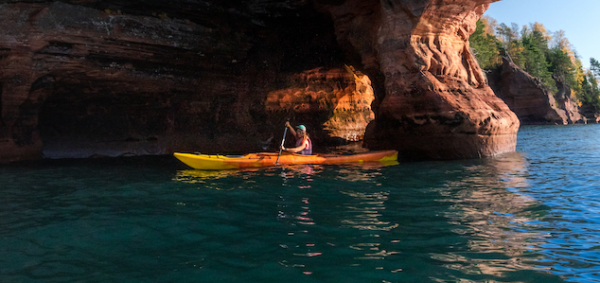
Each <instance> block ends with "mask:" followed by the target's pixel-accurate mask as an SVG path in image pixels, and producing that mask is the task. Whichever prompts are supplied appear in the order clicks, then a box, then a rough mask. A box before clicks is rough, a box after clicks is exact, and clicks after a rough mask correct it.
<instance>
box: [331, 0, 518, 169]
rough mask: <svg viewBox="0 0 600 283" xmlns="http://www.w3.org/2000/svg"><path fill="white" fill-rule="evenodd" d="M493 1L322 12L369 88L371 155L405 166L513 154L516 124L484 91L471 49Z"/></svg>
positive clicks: (356, 4)
mask: <svg viewBox="0 0 600 283" xmlns="http://www.w3.org/2000/svg"><path fill="white" fill-rule="evenodd" d="M491 2H494V1H491V0H490V1H485V0H463V1H460V0H459V1H359V0H352V1H345V3H343V4H341V5H324V6H323V7H321V9H322V10H326V11H328V12H330V13H331V14H332V16H333V19H334V21H335V27H336V34H337V36H338V42H340V45H341V46H342V48H344V50H345V52H346V54H348V55H347V57H348V58H354V59H355V60H356V61H355V62H353V64H355V65H358V66H361V68H362V69H364V72H365V73H366V74H367V75H368V76H369V77H370V78H371V79H372V80H373V81H374V85H373V88H374V90H375V102H374V103H373V109H374V111H375V120H374V121H373V122H371V125H369V128H368V130H367V133H366V136H365V142H366V143H367V145H368V147H370V148H396V149H398V150H399V151H400V156H401V158H403V159H456V158H473V157H481V156H490V155H495V154H499V153H503V152H509V151H513V150H514V149H515V146H516V133H517V131H518V128H519V121H518V119H517V117H516V116H515V114H514V113H513V112H511V111H510V109H509V108H508V107H507V106H506V104H505V103H504V102H503V101H502V100H500V99H499V98H498V97H496V96H495V95H494V93H493V92H492V90H491V89H490V88H489V87H488V86H487V84H486V82H485V78H484V75H483V73H482V71H481V69H480V68H479V66H478V64H477V62H476V60H475V58H474V57H473V55H472V54H471V51H470V49H469V42H468V37H469V35H470V34H472V33H473V31H474V30H475V23H476V21H477V19H479V18H480V17H481V15H482V14H483V13H484V11H485V10H486V9H487V8H488V7H489V4H490V3H491Z"/></svg>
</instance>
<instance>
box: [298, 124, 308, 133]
mask: <svg viewBox="0 0 600 283" xmlns="http://www.w3.org/2000/svg"><path fill="white" fill-rule="evenodd" d="M296 128H298V129H300V130H302V131H303V132H306V127H305V126H304V125H300V126H297V127H296Z"/></svg>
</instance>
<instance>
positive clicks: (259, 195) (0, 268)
mask: <svg viewBox="0 0 600 283" xmlns="http://www.w3.org/2000/svg"><path fill="white" fill-rule="evenodd" d="M552 129H553V130H554V128H552ZM569 129H577V128H569ZM585 129H589V128H588V127H586V128H585ZM598 130H599V131H600V126H599V127H598ZM526 133H527V132H526ZM539 133H540V132H538V131H536V132H533V133H530V134H529V135H527V136H526V137H528V138H531V139H534V138H536V137H537V136H538V134H539ZM547 136H548V135H547ZM573 136H576V135H575V134H562V135H561V137H569V138H571V137H573ZM598 136H600V134H598ZM557 139H558V138H557V137H556V135H554V136H551V137H548V140H544V142H539V141H538V140H535V141H536V142H535V143H532V144H533V145H531V146H530V147H531V148H529V147H527V149H528V150H527V151H526V152H523V153H522V154H519V153H515V154H507V155H502V156H498V157H495V158H489V159H484V160H464V161H452V162H418V163H411V164H399V165H396V166H371V164H369V165H366V164H365V165H343V166H342V165H339V166H338V165H324V166H320V165H319V166H317V165H302V166H283V167H273V168H261V169H253V170H232V171H211V172H206V171H198V170H181V171H177V170H176V169H174V168H181V167H176V166H177V165H179V163H176V164H175V163H173V165H164V163H161V164H160V165H156V164H158V163H160V161H161V160H162V159H143V160H140V161H135V160H134V161H129V160H125V161H120V162H117V163H114V162H113V161H110V162H109V161H105V162H104V163H100V164H99V163H98V162H99V161H95V160H94V161H77V162H75V161H63V162H61V163H56V162H54V163H52V164H53V165H52V166H45V165H40V166H27V165H23V166H21V167H17V168H0V196H2V197H0V202H1V204H2V205H0V219H1V220H0V228H1V229H0V247H2V248H1V249H2V252H1V254H2V255H3V256H2V257H0V274H1V276H0V277H1V279H0V281H2V282H59V281H60V282H67V281H70V282H86V280H87V281H89V278H94V279H93V280H94V281H95V282H132V281H136V282H154V281H159V282H205V281H206V282H265V283H270V282H282V281H284V282H285V281H294V282H533V281H536V282H544V283H550V282H562V279H561V278H560V277H558V276H557V275H561V276H564V278H566V279H567V280H569V281H572V282H598V281H600V280H598V278H600V275H599V274H598V266H600V260H599V258H600V256H599V253H598V250H599V248H598V242H600V240H599V238H600V237H599V236H598V235H599V233H598V229H597V226H598V223H599V222H600V217H598V216H597V215H598V213H597V212H598V209H597V208H598V207H600V205H599V203H600V202H599V201H598V199H600V198H598V196H599V195H600V193H599V191H598V190H597V186H596V185H597V184H598V183H599V182H600V177H598V176H599V175H598V174H597V172H596V171H597V168H598V167H599V166H600V158H599V157H598V156H600V154H598V153H597V152H595V153H594V154H595V155H592V154H591V155H590V156H591V157H589V156H587V155H585V154H583V153H581V152H579V151H575V150H571V151H570V152H569V151H567V152H565V150H558V149H557V150H555V151H551V149H552V148H554V147H556V148H558V146H553V147H548V148H550V155H548V151H549V150H548V149H547V148H544V149H543V150H542V149H537V147H539V144H546V143H551V142H552V141H556V140H557ZM590 146H591V145H590ZM571 148H574V147H571ZM586 148H592V147H586ZM536 150H537V151H536ZM542 151H543V152H542ZM598 152H600V151H598ZM576 154H579V155H578V156H577V158H572V157H571V156H574V155H576ZM147 160H150V161H153V162H147ZM155 161H157V162H155ZM167 164H168V163H167ZM564 164H567V165H568V166H566V167H565V165H564ZM596 165H599V166H596ZM23 176H27V178H23ZM108 271H110V272H108ZM117 278H118V279H117Z"/></svg>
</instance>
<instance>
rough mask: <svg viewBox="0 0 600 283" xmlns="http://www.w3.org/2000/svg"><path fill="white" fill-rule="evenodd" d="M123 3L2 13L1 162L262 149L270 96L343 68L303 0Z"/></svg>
mask: <svg viewBox="0 0 600 283" xmlns="http://www.w3.org/2000/svg"><path fill="white" fill-rule="evenodd" d="M75 3H76V4H75ZM119 4H120V5H122V6H117V7H113V6H114V5H117V4H110V2H103V1H73V4H69V3H63V2H53V1H48V2H45V3H40V4H28V3H15V4H2V5H0V86H1V89H2V90H1V92H0V95H1V97H0V98H1V100H0V101H1V102H0V106H1V110H0V117H1V119H0V121H1V123H0V160H1V161H11V160H22V159H32V158H39V157H41V156H42V154H43V155H45V156H46V157H50V158H64V157H89V156H122V155H146V154H168V153H171V152H173V151H202V152H210V153H227V152H235V153H242V152H248V151H258V150H264V149H263V148H264V146H265V143H264V142H265V140H268V138H269V136H272V135H273V133H274V132H275V131H277V132H276V133H277V134H278V135H279V134H280V133H281V132H282V130H283V123H284V121H282V120H272V119H271V118H273V117H271V116H269V114H268V113H266V111H265V106H264V105H265V101H266V98H267V94H268V93H269V92H270V91H273V90H276V89H279V88H281V87H282V86H280V82H281V81H285V80H287V78H288V77H290V76H293V75H295V74H297V73H302V72H303V71H305V70H310V69H314V68H317V67H331V66H340V67H341V66H343V64H342V63H340V62H341V61H340V60H339V59H338V58H339V56H337V55H336V54H337V53H339V52H337V51H336V50H337V49H336V48H337V44H336V43H335V40H334V35H333V33H332V27H331V20H330V19H329V18H327V16H326V15H320V14H318V13H317V12H316V11H314V9H309V10H308V11H307V12H305V11H304V10H305V8H306V7H308V8H311V7H312V6H310V5H308V4H307V3H304V2H303V1H299V2H298V3H294V1H287V2H283V1H273V2H266V1H249V2H247V3H244V4H239V3H234V2H232V3H229V2H227V1H220V2H215V3H211V2H210V1H187V2H185V3H184V2H177V1H171V2H164V3H163V2H156V3H154V2H152V3H150V2H148V3H147V4H148V5H140V4H139V3H138V4H136V2H135V1H120V3H119ZM296 5H297V6H296ZM169 9H170V10H169ZM287 13H289V14H290V15H293V16H288V15H287ZM277 15H279V16H277ZM323 27H325V28H323ZM333 109H334V108H332V109H331V112H332V111H333ZM330 114H331V113H330ZM321 116H322V115H321ZM319 118H320V117H319ZM315 120H316V119H315ZM327 120H328V119H327V118H322V121H319V122H320V123H321V124H323V123H325V122H326V121H327ZM315 124H318V122H315ZM273 150H274V149H273Z"/></svg>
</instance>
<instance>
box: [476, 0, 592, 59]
mask: <svg viewBox="0 0 600 283" xmlns="http://www.w3.org/2000/svg"><path fill="white" fill-rule="evenodd" d="M484 16H490V17H492V18H494V19H496V20H497V21H498V24H501V23H504V24H506V25H507V26H509V27H510V26H511V24H512V23H516V24H517V25H519V27H522V26H523V25H529V24H530V23H535V22H539V23H541V24H543V25H544V26H545V27H546V30H547V31H550V32H556V31H559V30H563V31H565V35H566V37H567V39H568V40H569V42H571V46H572V48H573V49H574V50H576V51H577V53H578V54H579V57H580V59H581V62H582V63H583V66H584V68H589V65H590V57H593V58H595V59H599V60H600V35H599V34H598V32H597V30H598V19H600V0H569V1H565V0H501V1H499V2H495V3H492V4H491V5H490V8H489V9H488V10H487V11H486V12H485V14H484Z"/></svg>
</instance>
